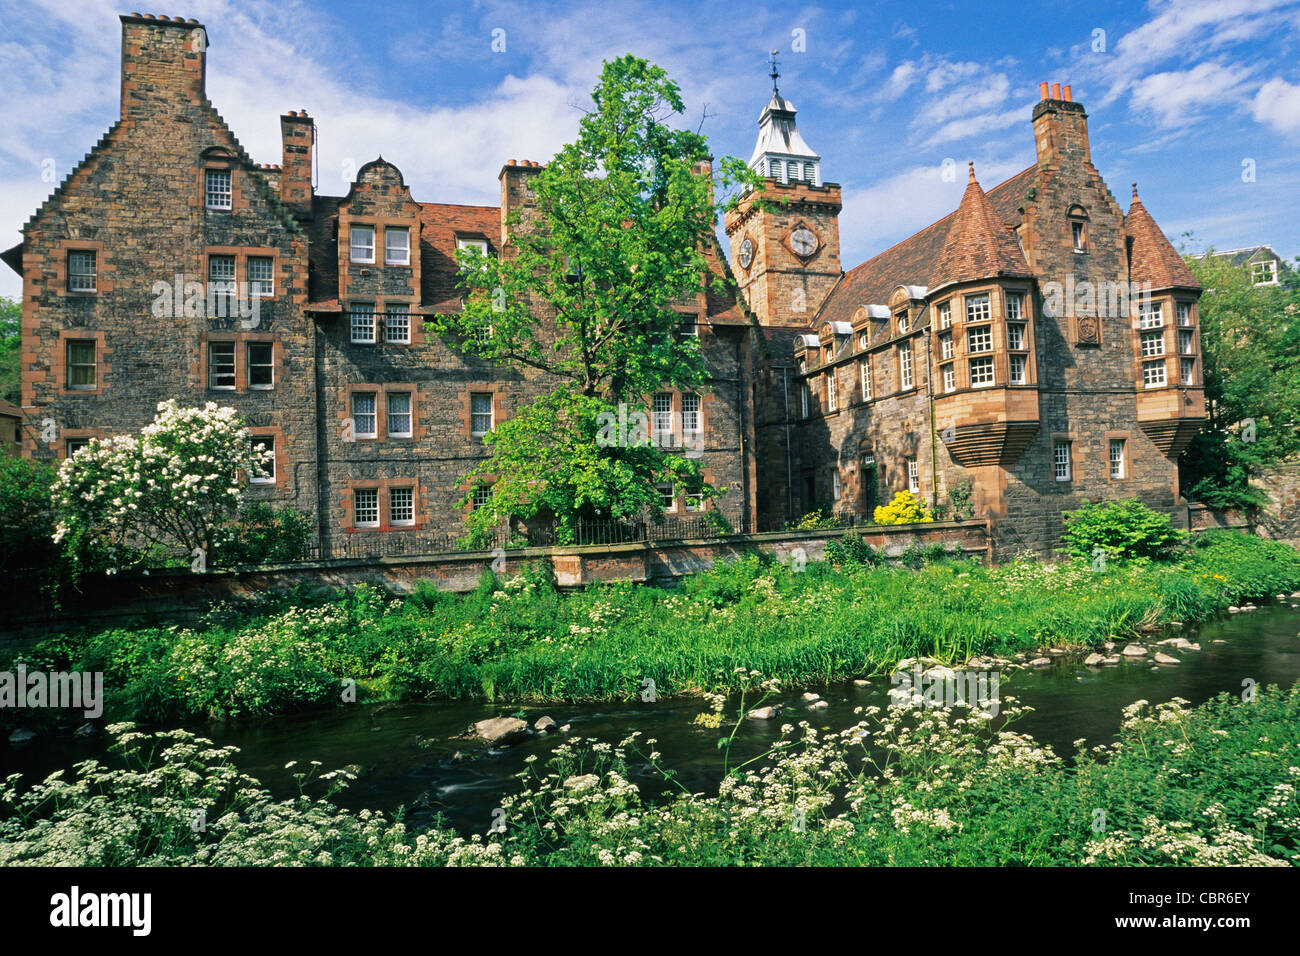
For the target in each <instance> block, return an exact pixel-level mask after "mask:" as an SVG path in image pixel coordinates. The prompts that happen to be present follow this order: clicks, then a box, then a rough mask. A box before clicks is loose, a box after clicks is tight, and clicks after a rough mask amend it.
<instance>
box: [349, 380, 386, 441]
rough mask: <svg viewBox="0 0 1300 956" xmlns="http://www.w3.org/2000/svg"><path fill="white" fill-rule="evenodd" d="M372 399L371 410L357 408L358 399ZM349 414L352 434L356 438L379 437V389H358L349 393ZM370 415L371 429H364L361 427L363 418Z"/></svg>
mask: <svg viewBox="0 0 1300 956" xmlns="http://www.w3.org/2000/svg"><path fill="white" fill-rule="evenodd" d="M366 399H369V400H370V411H369V412H366V411H360V410H358V408H357V402H358V401H364V400H366ZM348 414H349V417H351V419H352V436H353V437H354V438H378V437H379V390H378V389H375V390H373V391H371V390H365V389H358V390H357V391H355V392H351V393H350V394H349V395H348ZM365 417H368V418H369V419H370V430H369V431H363V430H362V428H361V419H362V418H365Z"/></svg>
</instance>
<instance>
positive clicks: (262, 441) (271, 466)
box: [248, 435, 275, 485]
mask: <svg viewBox="0 0 1300 956" xmlns="http://www.w3.org/2000/svg"><path fill="white" fill-rule="evenodd" d="M248 443H249V446H250V447H251V448H252V450H253V451H254V452H255V453H256V451H257V446H258V445H265V446H267V447H266V451H269V452H270V453H271V457H270V459H269V460H267V461H263V462H262V463H261V465H262V467H263V468H265V469H266V470H267V471H268V474H266V475H263V476H262V477H260V478H258V477H254V476H253V475H249V476H248V483H249V484H250V485H273V484H275V436H274V435H250V436H249V438H248Z"/></svg>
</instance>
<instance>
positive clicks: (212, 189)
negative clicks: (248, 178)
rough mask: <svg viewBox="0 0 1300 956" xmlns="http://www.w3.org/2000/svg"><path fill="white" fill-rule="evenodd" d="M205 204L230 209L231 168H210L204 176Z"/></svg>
mask: <svg viewBox="0 0 1300 956" xmlns="http://www.w3.org/2000/svg"><path fill="white" fill-rule="evenodd" d="M203 196H204V199H203V204H204V205H205V206H207V207H208V208H209V209H229V208H230V200H231V189H230V170H228V169H209V170H207V174H206V176H205V177H204V190H203Z"/></svg>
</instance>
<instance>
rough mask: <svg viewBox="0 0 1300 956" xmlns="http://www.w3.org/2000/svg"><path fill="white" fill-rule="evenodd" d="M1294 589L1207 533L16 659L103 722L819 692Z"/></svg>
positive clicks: (1261, 562)
mask: <svg viewBox="0 0 1300 956" xmlns="http://www.w3.org/2000/svg"><path fill="white" fill-rule="evenodd" d="M1298 588H1300V553H1297V551H1295V550H1294V549H1292V548H1289V547H1287V546H1285V545H1282V544H1279V543H1277V542H1270V541H1264V540H1261V539H1258V538H1253V537H1250V536H1247V535H1242V534H1239V533H1235V532H1231V533H1221V534H1220V533H1215V534H1207V535H1204V536H1201V537H1200V538H1198V539H1197V543H1196V545H1195V546H1193V547H1190V548H1188V549H1187V550H1186V551H1185V552H1184V553H1183V554H1182V555H1180V556H1179V557H1178V559H1177V560H1175V561H1172V562H1167V563H1151V562H1137V563H1130V564H1121V563H1117V562H1111V563H1110V565H1109V567H1108V569H1107V570H1106V571H1104V572H1093V571H1092V570H1091V569H1090V567H1089V566H1088V565H1086V564H1074V565H1045V564H1038V563H1029V562H1023V563H1016V564H1011V565H1006V566H1003V567H999V568H995V569H986V568H983V567H980V566H979V565H976V564H974V563H969V562H951V561H938V562H935V563H931V564H927V565H925V566H924V567H922V568H920V569H919V570H906V569H902V568H893V567H878V566H871V565H866V564H863V565H856V564H843V565H841V566H840V567H839V568H835V567H832V566H830V565H829V564H823V563H813V564H809V565H808V566H807V569H806V570H805V571H803V572H802V573H793V572H792V571H790V570H789V569H787V568H785V567H783V566H781V565H779V564H777V563H775V562H773V561H771V560H769V559H765V558H763V557H760V556H756V555H755V556H749V557H745V558H743V559H741V560H739V561H736V562H735V563H732V564H728V565H723V566H719V567H716V568H714V569H713V570H711V571H709V572H708V573H704V574H699V575H695V576H692V577H690V578H687V579H685V580H684V581H683V582H682V584H681V586H680V587H678V588H674V589H661V588H657V587H650V586H642V585H634V584H630V583H613V584H606V585H601V586H595V587H592V588H589V589H587V590H585V591H582V592H578V593H573V594H568V595H562V594H560V593H558V592H557V591H556V590H555V588H554V587H553V586H552V585H551V583H550V581H549V576H548V574H547V573H546V572H545V571H544V570H543V569H541V568H533V569H531V570H530V571H529V572H527V573H525V574H522V575H520V576H518V577H516V578H514V579H512V580H509V581H496V580H495V579H492V578H491V577H490V576H488V577H485V578H484V580H483V582H482V584H481V585H480V587H479V588H478V589H477V590H476V591H474V592H473V593H470V594H466V595H449V594H445V593H442V592H439V591H437V590H435V589H433V588H422V589H420V590H419V591H418V592H417V593H416V594H414V595H413V596H410V597H408V598H405V599H396V598H391V597H389V596H387V595H385V594H383V593H382V592H380V591H378V590H377V589H375V588H370V587H360V588H357V589H355V590H353V591H352V592H350V593H347V594H341V595H338V596H336V597H335V599H334V600H332V601H329V602H326V603H319V602H316V603H311V602H308V601H306V600H305V599H304V598H303V597H302V596H301V595H298V596H288V597H282V598H280V599H278V600H277V601H276V602H273V603H271V604H269V605H267V606H264V607H262V608H260V609H258V610H257V611H254V612H237V611H232V610H231V609H229V608H215V609H213V611H212V612H211V613H210V614H209V615H208V618H207V620H206V621H205V622H204V623H203V624H202V625H201V626H199V627H196V628H182V627H162V628H142V629H126V628H114V629H109V630H104V631H99V632H97V633H86V634H68V635H60V636H58V637H56V638H52V639H49V640H47V641H45V642H42V643H41V644H39V645H37V646H36V648H34V650H33V651H31V652H29V653H28V654H27V655H26V657H27V660H28V661H29V664H30V663H32V662H36V663H39V664H43V665H44V666H47V667H60V668H61V667H74V668H77V669H87V670H102V671H104V672H105V685H106V688H108V689H109V702H108V706H109V710H108V712H109V714H110V715H111V716H113V717H118V718H131V719H142V720H146V721H161V720H173V719H187V718H196V717H206V716H231V715H241V714H271V713H282V712H286V711H289V710H293V709H297V708H302V707H308V706H319V705H322V704H328V703H331V702H336V701H337V700H338V699H339V682H340V681H343V680H346V679H352V680H355V681H357V683H358V685H359V688H360V690H361V693H362V695H363V696H369V697H370V698H372V699H373V698H395V697H403V696H406V697H409V696H421V697H439V698H476V699H482V698H488V699H501V700H535V701H542V700H559V699H568V700H583V699H631V698H633V697H634V696H635V695H636V694H638V693H639V691H640V688H641V687H642V686H643V681H644V680H645V679H647V678H649V679H651V680H653V681H654V682H655V686H656V689H657V691H658V693H660V694H679V693H686V692H697V691H721V690H727V689H730V688H732V687H733V686H734V682H735V679H736V678H735V672H736V669H737V668H740V669H743V670H744V671H746V672H748V671H759V672H761V673H763V674H765V675H770V676H773V677H776V678H779V679H780V680H781V681H782V682H785V683H819V682H829V681H834V680H840V679H845V678H848V677H856V676H859V675H867V674H872V673H880V672H883V671H886V670H888V669H891V668H892V667H893V666H894V665H895V664H896V663H897V662H898V661H899V660H900V659H903V658H907V657H916V656H929V657H935V658H938V659H940V660H944V661H958V660H965V659H966V658H967V657H968V656H971V655H990V654H991V655H1009V654H1013V653H1015V652H1017V651H1020V650H1028V649H1032V648H1036V647H1041V646H1044V645H1083V646H1091V645H1095V644H1098V643H1100V642H1103V641H1106V640H1108V639H1112V638H1115V639H1119V638H1124V637H1127V636H1129V635H1131V634H1133V633H1134V632H1135V630H1136V629H1137V628H1138V627H1139V626H1141V625H1143V624H1148V623H1151V622H1155V621H1160V620H1171V619H1177V620H1183V621H1194V620H1198V619H1202V618H1205V617H1207V616H1210V615H1212V614H1214V613H1217V612H1218V611H1220V610H1222V609H1223V608H1225V607H1226V606H1228V605H1229V604H1232V603H1239V602H1241V601H1244V600H1245V599H1247V598H1251V597H1261V596H1265V595H1270V594H1273V593H1276V592H1278V591H1292V590H1296V589H1298Z"/></svg>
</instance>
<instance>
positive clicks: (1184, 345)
mask: <svg viewBox="0 0 1300 956" xmlns="http://www.w3.org/2000/svg"><path fill="white" fill-rule="evenodd" d="M1178 352H1179V354H1180V355H1195V354H1196V335H1195V334H1194V333H1193V332H1192V330H1191V329H1179V330H1178Z"/></svg>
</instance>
